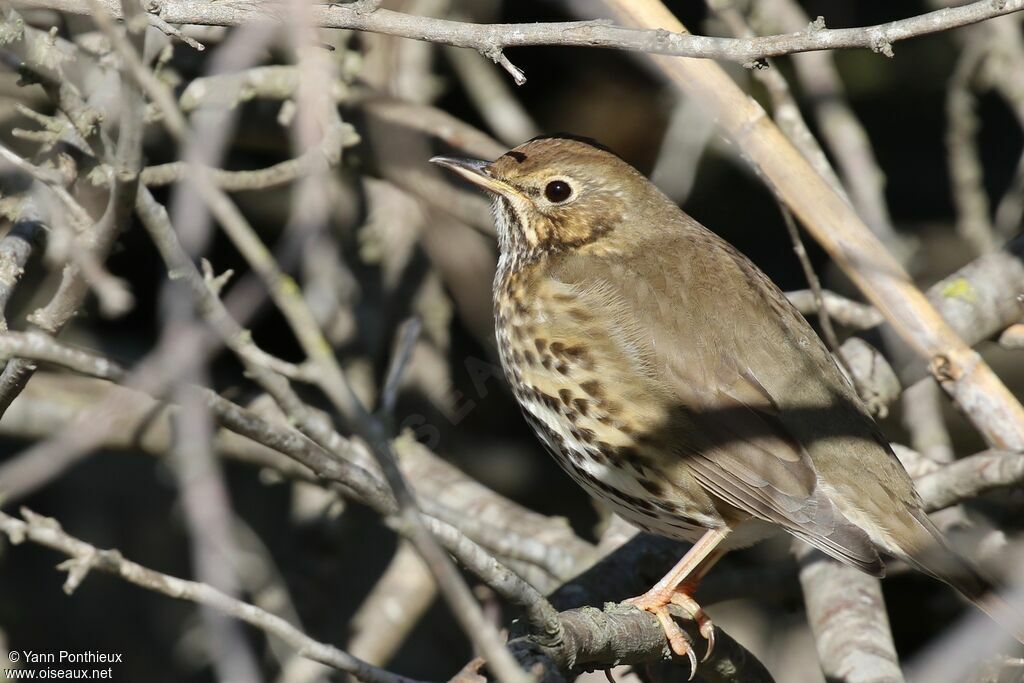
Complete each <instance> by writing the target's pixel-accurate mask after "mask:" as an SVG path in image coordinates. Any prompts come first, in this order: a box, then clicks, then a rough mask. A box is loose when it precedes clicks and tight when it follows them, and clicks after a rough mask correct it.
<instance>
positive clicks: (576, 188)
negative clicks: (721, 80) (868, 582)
mask: <svg viewBox="0 0 1024 683" xmlns="http://www.w3.org/2000/svg"><path fill="white" fill-rule="evenodd" d="M431 161H433V162H434V163H437V164H440V165H441V166H444V167H447V168H449V169H451V170H453V171H455V172H457V173H458V174H459V175H461V176H462V177H464V178H465V179H467V180H469V181H470V182H472V183H474V184H475V185H478V186H479V187H481V188H483V189H485V190H487V191H488V192H490V193H491V195H492V197H493V200H494V215H495V221H496V223H497V229H498V239H499V246H500V251H501V256H500V260H499V263H498V271H497V275H496V277H495V280H494V314H495V318H496V322H497V340H498V349H499V353H500V356H501V363H502V366H503V367H504V370H505V374H506V376H507V378H508V381H509V383H510V384H511V386H512V390H513V392H514V393H515V396H516V398H517V399H518V402H519V404H520V406H521V407H522V410H523V414H524V415H525V417H526V419H527V421H528V422H529V423H530V424H531V425H532V426H533V429H534V430H535V431H536V433H537V435H538V436H539V437H540V439H541V440H542V441H543V442H544V444H545V445H546V446H547V448H548V449H549V450H550V451H551V452H552V453H553V454H554V456H555V458H556V459H557V460H558V462H559V464H561V466H562V467H563V468H564V469H565V470H566V472H568V473H569V475H570V476H571V477H572V478H573V479H574V480H575V481H576V482H577V483H578V484H580V485H581V486H582V487H583V488H584V489H586V490H587V491H588V492H589V493H590V494H591V495H593V496H596V497H597V498H599V499H601V500H603V501H605V502H606V503H608V504H609V505H610V506H611V508H612V509H613V510H614V511H615V512H617V513H618V514H619V515H620V516H622V517H624V518H625V519H627V520H629V521H630V522H632V523H633V524H635V525H636V526H638V527H640V528H641V529H645V530H647V531H650V532H653V533H656V534H660V535H663V536H668V537H671V538H677V539H684V540H687V541H691V542H694V545H693V547H692V549H691V550H690V551H689V552H688V553H686V555H685V556H684V557H683V558H682V560H680V562H679V563H678V564H677V565H676V566H675V567H674V568H673V569H672V570H671V571H670V572H669V573H668V574H667V575H666V576H665V577H664V578H663V579H662V580H661V581H659V582H658V583H657V584H656V585H655V586H654V587H653V588H651V590H649V591H648V592H647V593H645V594H644V595H641V596H639V597H637V598H633V600H632V602H633V604H635V605H637V606H638V607H640V608H642V609H645V610H647V611H650V612H652V613H654V614H655V615H656V616H657V617H658V619H659V621H660V622H661V624H662V626H663V627H664V629H665V632H666V635H667V636H668V638H669V641H670V643H671V646H672V648H673V650H674V651H675V652H676V653H678V654H680V655H686V656H688V657H690V660H691V663H693V664H694V665H695V664H696V658H695V656H694V654H693V652H692V650H691V649H690V647H689V645H688V643H687V641H686V639H685V638H684V637H683V635H682V633H681V631H680V629H679V627H678V626H677V625H676V624H675V622H673V621H672V619H671V617H670V616H669V612H668V605H670V604H676V605H679V606H681V607H683V608H684V609H685V610H687V611H689V612H690V613H691V614H692V615H693V617H694V619H695V620H696V621H697V623H698V624H699V625H700V630H701V633H702V634H703V636H704V637H705V638H706V639H707V640H708V647H707V653H708V654H710V652H711V649H712V647H713V645H714V627H713V626H712V624H711V622H710V620H709V619H708V618H707V616H706V615H705V614H704V612H703V611H702V610H701V608H700V606H699V605H698V604H697V603H696V601H694V599H693V597H692V596H693V593H694V590H695V588H696V586H697V583H698V582H699V581H700V579H701V577H702V576H704V574H705V573H706V572H707V571H708V570H709V569H710V568H711V566H712V565H713V564H714V563H715V561H717V560H718V559H719V558H720V557H721V556H722V555H723V554H724V553H725V552H726V551H727V550H729V549H731V548H735V547H742V546H745V545H749V544H750V543H753V542H754V541H756V540H759V539H760V538H763V537H764V536H766V535H768V534H769V533H770V532H772V531H773V530H774V529H777V528H781V529H784V530H785V531H788V532H789V533H791V534H793V535H794V536H796V537H797V538H799V539H801V540H803V541H806V542H807V543H809V544H811V545H812V546H814V547H815V548H818V549H819V550H821V551H822V552H824V553H826V554H828V555H830V556H832V557H834V558H836V559H837V560H839V561H841V562H844V563H846V564H849V565H852V566H854V567H857V568H858V569H861V570H862V571H865V572H867V573H869V574H872V575H874V576H882V575H883V573H884V565H883V563H882V560H881V558H880V555H879V551H881V552H882V553H884V554H885V555H888V556H892V557H896V558H899V559H902V560H904V561H906V562H908V563H909V564H911V565H912V566H914V567H916V568H917V569H919V570H921V571H923V572H925V573H926V574H930V575H931V576H933V577H935V578H937V579H939V580H941V581H944V582H946V583H948V584H949V585H951V586H952V587H954V588H956V589H957V590H958V591H960V592H961V593H963V595H964V596H966V597H967V598H968V599H970V600H972V601H973V602H975V603H976V604H978V605H979V606H980V607H982V608H983V609H985V610H986V611H989V612H990V613H992V610H993V609H994V605H995V604H996V603H997V602H998V599H997V598H994V597H991V596H989V597H986V595H987V594H988V592H989V590H990V584H989V583H988V582H987V581H986V580H985V579H984V578H982V577H981V576H980V575H979V574H978V572H977V571H975V570H974V569H973V568H972V567H971V565H970V564H969V563H968V562H966V561H965V560H963V559H961V558H960V557H959V556H958V555H957V554H955V553H954V552H953V551H952V550H951V549H950V547H949V545H948V544H947V543H946V541H945V540H944V539H943V537H942V535H941V534H940V532H939V531H938V530H937V529H936V528H935V526H934V525H933V524H932V522H931V521H929V519H928V517H927V515H926V514H925V513H924V511H923V509H922V503H921V498H920V496H919V495H918V494H917V492H916V491H915V489H914V485H913V483H912V482H911V480H910V477H909V476H908V475H907V473H906V471H905V470H904V469H903V467H902V466H901V465H900V463H899V461H898V460H897V459H896V457H895V455H894V454H893V451H892V449H891V448H890V446H889V443H888V442H887V441H886V439H885V438H884V437H883V436H882V434H881V432H880V431H879V429H878V427H877V426H876V425H875V423H874V421H873V420H872V419H871V417H870V416H869V414H868V413H867V411H866V410H865V408H864V406H863V404H862V403H861V401H860V399H859V398H858V396H857V394H856V392H855V391H854V389H853V387H852V386H851V384H850V382H849V381H848V380H847V379H846V377H845V376H844V375H843V373H842V372H841V371H840V369H839V367H838V365H837V364H836V361H835V360H834V358H833V356H832V354H831V353H829V351H828V349H827V348H826V347H825V345H824V344H823V343H822V342H821V340H820V339H819V338H818V336H817V335H816V334H815V333H814V331H813V329H812V328H811V327H810V325H809V324H808V323H807V321H806V320H804V318H803V316H801V315H800V313H799V312H798V311H797V310H796V309H795V308H794V307H793V306H792V305H791V304H790V303H789V302H788V300H787V299H786V297H785V296H784V295H783V293H782V292H781V291H780V290H779V289H778V288H777V287H776V286H775V285H774V284H773V283H772V282H771V280H769V279H768V277H767V276H766V275H765V274H764V273H763V272H762V271H761V270H760V269H758V268H757V266H755V265H754V264H753V263H751V262H750V261H749V260H748V259H747V258H746V257H745V256H743V255H742V254H741V253H739V252H738V251H737V250H736V249H735V248H733V247H732V246H731V245H729V244H728V243H726V242H725V241H723V240H722V239H720V238H719V237H718V236H716V235H715V234H714V233H712V232H710V231H709V230H707V229H706V228H704V227H703V226H702V225H700V224H699V223H698V222H697V221H695V220H694V219H693V218H691V217H690V216H688V215H686V214H685V213H683V212H682V211H681V210H680V209H679V208H678V207H677V206H676V205H675V203H673V202H672V201H671V200H670V199H668V198H667V197H666V196H665V195H663V194H662V193H661V192H660V191H659V190H658V189H657V188H656V187H655V186H654V185H653V184H652V183H651V182H650V181H648V180H647V179H646V178H645V177H644V176H642V175H641V174H640V173H638V172H637V171H636V170H635V169H634V168H633V167H631V166H630V165H629V164H627V163H626V162H625V161H623V160H622V159H620V158H619V157H618V156H616V155H615V154H613V153H611V152H610V151H609V150H607V149H606V148H604V147H602V146H601V145H599V144H597V143H595V142H593V141H590V140H586V139H583V138H576V137H573V136H553V137H543V138H537V139H534V140H531V141H529V142H527V143H525V144H523V145H520V146H519V147H516V148H515V149H513V150H512V151H510V152H507V153H506V154H504V155H503V156H501V157H500V158H498V159H497V160H496V161H493V162H490V163H488V162H484V161H475V160H466V159H455V158H448V157H435V158H433V159H431ZM999 604H1000V605H1001V603H999ZM1017 637H1018V639H1021V638H1022V636H1021V634H1020V633H1018V635H1017ZM1022 642H1024V641H1022ZM706 656H707V655H705V658H706Z"/></svg>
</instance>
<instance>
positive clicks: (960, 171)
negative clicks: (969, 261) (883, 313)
mask: <svg viewBox="0 0 1024 683" xmlns="http://www.w3.org/2000/svg"><path fill="white" fill-rule="evenodd" d="M988 50H989V36H988V34H987V33H983V32H979V33H975V34H974V35H973V36H972V37H971V39H970V40H968V41H967V43H966V44H965V46H964V49H963V51H962V52H961V53H960V56H959V58H958V59H957V63H956V68H955V69H954V70H953V76H952V77H951V78H950V80H949V88H948V90H947V92H946V118H947V119H948V121H949V123H948V125H947V128H946V149H947V152H948V154H949V161H948V164H949V177H950V182H951V183H952V188H953V202H954V204H955V205H956V227H957V230H958V231H959V232H960V234H961V235H962V236H963V238H964V240H965V241H966V242H967V243H968V244H969V245H971V248H972V249H973V250H974V252H975V253H976V254H987V253H989V252H990V251H992V250H993V249H995V248H996V247H997V246H998V245H997V243H996V235H995V230H994V228H993V227H992V220H991V218H990V216H989V208H990V207H989V199H988V194H987V192H986V190H985V178H984V172H983V171H982V167H981V158H980V154H979V152H978V143H977V135H978V127H979V122H978V115H977V112H976V111H975V110H976V108H977V104H978V103H977V97H976V96H975V94H974V84H975V82H976V80H977V75H978V70H979V69H980V68H981V66H982V64H983V63H984V60H985V58H986V56H987V54H988Z"/></svg>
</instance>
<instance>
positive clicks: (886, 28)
mask: <svg viewBox="0 0 1024 683" xmlns="http://www.w3.org/2000/svg"><path fill="white" fill-rule="evenodd" d="M103 2H104V4H105V6H106V7H107V9H108V11H109V12H110V13H111V14H112V15H114V16H118V12H119V8H118V7H117V4H116V2H114V0H103ZM26 4H30V5H31V6H33V7H48V8H51V9H56V10H60V11H63V12H70V13H72V14H91V13H92V5H91V3H90V2H88V0H30V1H29V2H27V3H26ZM280 7H281V6H280V5H278V4H276V3H262V4H254V5H250V4H240V3H212V4H211V3H205V2H196V1H195V0H169V1H167V2H163V3H161V5H160V11H159V16H160V17H161V18H162V19H164V20H165V21H167V22H168V23H171V24H200V25H207V26H239V25H242V24H246V23H249V22H252V21H275V20H277V19H278V18H279V16H278V12H279V10H280ZM1021 9H1024V0H1004V1H1003V2H992V1H991V0H979V1H977V2H973V3H971V4H968V5H964V6H962V7H955V8H948V9H942V10H938V11H935V12H928V13H926V14H921V15H919V16H915V17H910V18H908V19H901V20H898V21H892V22H889V23H886V24H878V25H876V26H864V27H860V28H842V29H825V28H821V27H812V28H811V29H809V30H806V31H800V32H798V33H787V34H782V35H775V36H763V37H760V38H747V39H739V38H714V37H709V36H695V35H692V34H689V33H686V32H683V31H671V30H665V29H657V30H654V29H648V30H637V29H635V28H628V27H625V26H614V25H610V24H607V23H604V22H595V21H579V22H561V23H534V24H470V23H464V22H458V21H449V20H446V19H434V18H430V17H416V16H411V15H408V14H402V13H401V12H395V11H392V10H387V9H384V8H378V9H376V10H374V11H373V12H365V11H360V10H359V9H358V8H352V7H351V6H349V5H318V6H315V7H314V8H313V9H312V11H311V16H312V19H313V21H314V22H315V25H316V26H320V27H323V28H340V29H355V30H357V31H369V32H373V33H383V34H386V35H392V36H398V37H402V38H412V39H415V40H425V41H430V42H433V43H441V44H444V45H454V46H456V47H466V48H473V49H475V50H477V51H478V52H480V53H481V54H483V55H485V56H487V57H488V58H490V59H493V60H494V61H496V62H499V61H501V59H502V55H503V53H502V50H504V49H506V48H510V47H523V46H527V45H566V46H577V47H604V48H612V49H617V50H631V51H638V52H647V53H651V54H658V55H668V56H675V57H703V58H711V59H724V60H730V61H734V62H739V63H741V64H752V63H754V62H756V61H758V60H760V59H764V58H766V57H778V56H780V55H785V54H792V53H794V52H807V51H811V50H834V49H848V48H868V49H871V50H873V51H875V52H879V53H881V54H884V55H886V56H892V44H893V43H895V42H898V41H900V40H907V39H909V38H915V37H918V36H923V35H928V34H931V33H937V32H940V31H948V30H950V29H954V28H958V27H961V26H968V25H970V24H976V23H978V22H979V21H985V20H986V19H990V18H992V17H998V16H1002V15H1004V14H1010V13H1012V12H1017V11H1019V10H1021ZM506 68H508V67H507V66H506ZM510 73H514V67H513V69H512V70H510Z"/></svg>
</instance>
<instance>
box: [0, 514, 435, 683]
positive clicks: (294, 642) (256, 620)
mask: <svg viewBox="0 0 1024 683" xmlns="http://www.w3.org/2000/svg"><path fill="white" fill-rule="evenodd" d="M21 514H22V517H23V520H24V521H23V520H20V519H17V518H15V517H11V516H10V515H8V514H6V513H4V512H0V531H3V532H4V533H5V534H7V537H8V538H9V539H10V540H11V542H12V543H14V544H18V543H22V542H24V541H26V540H27V541H31V542H32V543H36V544H37V545H41V546H45V547H47V548H51V549H53V550H56V551H58V552H61V553H64V554H65V555H67V556H68V557H69V558H70V559H69V560H67V561H66V562H63V563H61V564H60V565H59V567H58V568H59V569H63V570H64V571H67V572H68V578H67V580H66V581H65V583H64V591H65V592H66V593H72V592H74V591H75V589H77V588H78V586H79V585H80V584H81V583H82V581H84V580H85V578H86V576H87V575H88V573H89V572H90V571H92V570H94V569H98V570H100V571H104V572H107V573H110V574H114V575H115V576H118V577H120V578H122V579H124V580H125V581H127V582H129V583H132V584H135V585H136V586H140V587H141V588H145V589H147V590H151V591H154V592H156V593H163V594H164V595H169V596H170V597H172V598H176V599H178V600H187V601H189V602H195V603H197V604H200V605H205V606H207V607H210V608H212V609H215V610H217V611H219V612H223V613H224V614H227V615H230V616H232V617H234V618H236V619H239V620H240V621H244V622H245V623H247V624H249V625H251V626H254V627H256V628H258V629H260V630H261V631H264V632H266V633H267V634H269V635H272V636H274V637H277V638H280V639H281V640H283V641H285V642H286V643H288V644H289V645H291V646H292V647H294V648H295V649H296V651H297V652H298V653H299V654H301V655H302V656H303V657H306V658H308V659H312V660H314V661H317V662H320V663H322V664H326V665H328V666H331V667H334V668H335V669H338V670H340V671H345V672H347V673H350V674H352V675H353V676H355V677H356V678H358V679H359V680H361V681H365V682H366V683H419V682H418V681H416V680H415V679H411V678H406V677H404V676H399V675H397V674H393V673H391V672H389V671H384V670H383V669H379V668H377V667H375V666H371V665H370V664H367V663H366V662H364V661H361V660H359V659H357V658H355V657H353V656H352V655H350V654H348V653H347V652H344V651H342V650H339V649H338V648H336V647H334V646H332V645H328V644H326V643H320V642H317V641H315V640H313V639H312V638H310V637H309V636H307V635H306V634H305V633H302V632H301V631H299V630H298V629H297V628H295V627H294V626H292V625H291V624H289V623H288V622H287V621H285V620H284V619H282V618H281V617H278V616H276V615H274V614H270V613H269V612H266V611H264V610H262V609H260V608H258V607H256V606H254V605H251V604H247V603H244V602H241V601H239V600H236V599H234V598H232V597H229V596H228V595H225V594H224V593H222V592H220V591H218V590H216V589H215V588H213V587H211V586H208V585H206V584H204V583H198V582H195V581H186V580H184V579H179V578H176V577H174V576H170V575H168V574H162V573H160V572H157V571H154V570H152V569H147V568H146V567H143V566H142V565H139V564H136V563H135V562H132V561H130V560H127V559H125V558H124V557H122V556H121V553H119V552H118V551H116V550H100V549H98V548H96V547H95V546H92V545H89V544H88V543H86V542H84V541H81V540H79V539H77V538H74V537H73V536H70V535H68V534H67V533H65V532H64V530H63V529H62V528H61V526H60V524H59V523H58V522H57V520H55V519H52V518H49V517H43V516H41V515H37V514H35V513H34V512H32V511H30V510H27V509H25V508H22V510H21Z"/></svg>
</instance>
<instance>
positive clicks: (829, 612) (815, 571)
mask: <svg viewBox="0 0 1024 683" xmlns="http://www.w3.org/2000/svg"><path fill="white" fill-rule="evenodd" d="M798 557H799V560H800V585H801V587H802V588H803V593H804V604H805V605H806V607H807V621H808V623H809V624H810V626H811V631H812V632H813V633H814V641H815V645H816V646H817V650H818V659H819V660H820V661H821V668H822V672H823V673H824V674H825V679H826V680H828V681H831V682H833V683H854V682H856V683H901V682H902V681H903V680H904V678H903V672H902V671H900V665H899V656H898V655H897V654H896V645H895V643H893V638H892V631H891V629H890V628H889V618H888V615H887V613H886V610H885V601H884V600H883V598H882V585H881V582H880V581H879V580H878V579H876V578H875V577H873V576H868V575H867V574H865V573H864V572H862V571H860V570H858V569H855V568H853V567H850V566H849V565H845V564H842V563H840V562H837V561H836V560H833V559H832V558H829V557H827V556H825V555H823V554H822V553H821V552H819V551H817V550H814V549H812V548H810V547H809V546H806V545H804V544H800V550H799V551H798Z"/></svg>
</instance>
